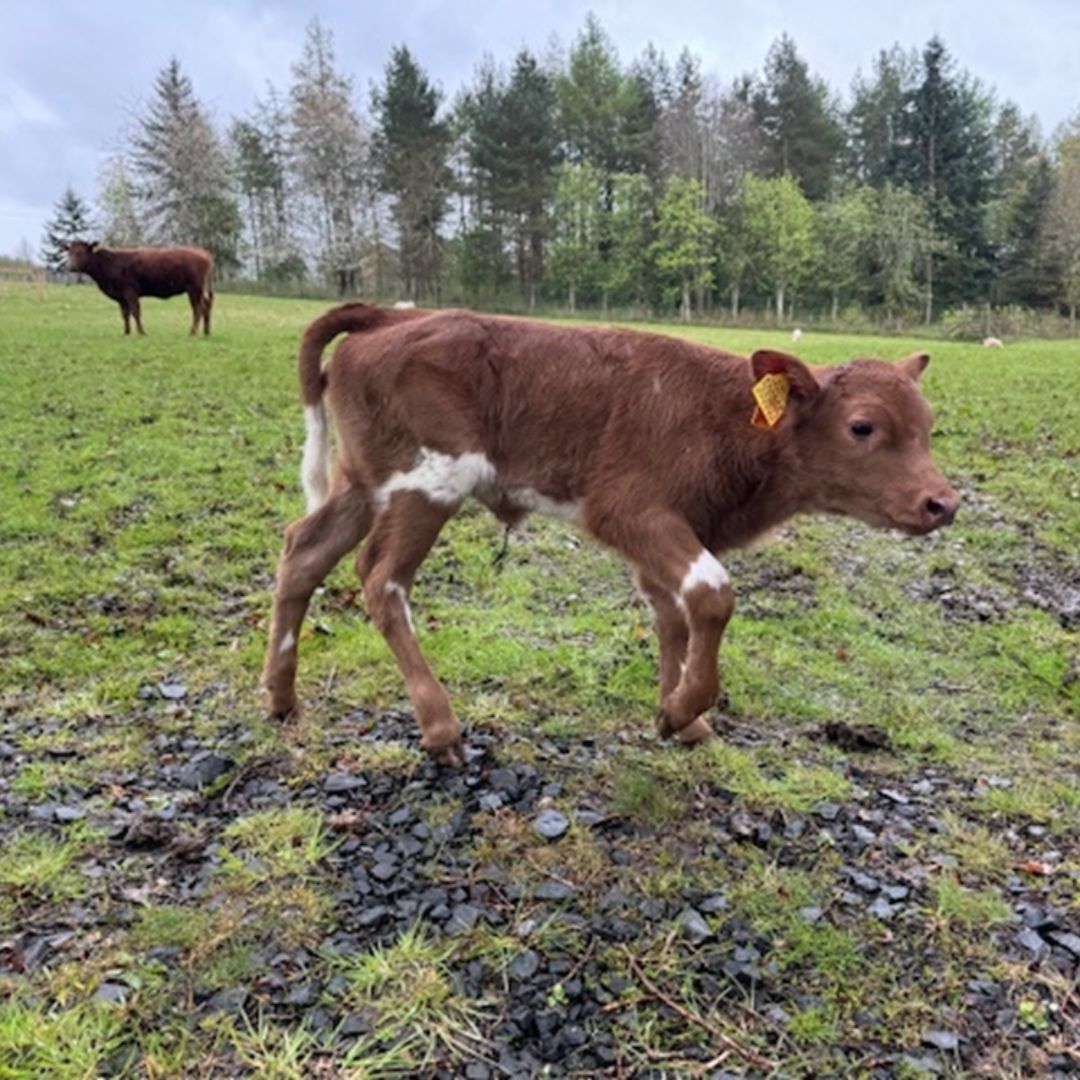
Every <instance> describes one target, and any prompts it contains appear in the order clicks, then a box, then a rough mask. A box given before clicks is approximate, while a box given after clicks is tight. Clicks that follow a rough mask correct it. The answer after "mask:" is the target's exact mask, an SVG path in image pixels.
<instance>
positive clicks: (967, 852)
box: [941, 810, 1010, 877]
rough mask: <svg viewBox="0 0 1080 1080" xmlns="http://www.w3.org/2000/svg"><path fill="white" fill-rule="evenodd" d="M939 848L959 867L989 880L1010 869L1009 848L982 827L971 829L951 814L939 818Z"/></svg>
mask: <svg viewBox="0 0 1080 1080" xmlns="http://www.w3.org/2000/svg"><path fill="white" fill-rule="evenodd" d="M941 822H942V824H943V825H944V826H945V830H946V831H945V835H944V837H943V844H942V846H943V847H944V848H945V850H946V851H947V852H948V853H949V854H950V855H952V856H953V857H954V858H955V859H956V860H957V862H958V863H959V865H960V866H962V867H964V868H965V869H967V870H970V871H973V872H975V873H978V874H984V875H986V876H988V877H1000V876H1001V875H1002V874H1003V873H1005V872H1006V871H1008V869H1009V866H1010V858H1009V847H1008V845H1007V844H1006V843H1005V841H1004V840H1002V838H1001V837H1000V836H998V835H997V834H996V833H994V832H992V831H991V830H990V829H988V828H986V827H985V826H983V825H972V824H971V823H970V822H968V821H965V820H964V819H963V818H962V817H960V816H959V815H957V814H955V813H953V812H952V811H951V810H946V811H944V812H943V813H942V814H941Z"/></svg>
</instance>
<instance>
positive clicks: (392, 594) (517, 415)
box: [262, 304, 958, 763]
mask: <svg viewBox="0 0 1080 1080" xmlns="http://www.w3.org/2000/svg"><path fill="white" fill-rule="evenodd" d="M341 333H347V334H348V335H349V336H348V337H347V338H346V339H345V340H344V341H343V342H342V343H341V345H340V346H339V347H338V349H337V350H336V352H335V354H334V357H333V360H332V361H331V363H330V364H329V365H328V367H327V368H326V369H325V370H322V369H321V367H320V365H321V357H322V352H323V349H324V348H325V347H326V345H327V344H328V343H329V342H330V340H331V339H332V338H334V337H336V336H337V335H338V334H341ZM928 362H929V357H928V356H927V355H926V354H925V353H917V354H915V355H913V356H909V357H908V358H907V359H905V360H901V361H899V362H898V363H887V362H885V361H882V360H853V361H851V362H850V363H846V364H843V365H842V366H838V367H825V368H815V369H813V370H811V369H810V368H808V367H807V366H806V365H805V364H803V363H802V362H801V361H799V360H797V359H796V358H795V357H793V356H788V355H787V354H785V353H780V352H773V351H771V350H767V349H762V350H759V351H757V352H755V353H754V354H753V355H752V356H751V357H750V358H749V360H747V359H744V358H741V357H738V356H734V355H731V354H729V353H725V352H721V351H719V350H717V349H710V348H706V347H705V346H703V345H695V344H693V343H691V342H688V341H682V340H678V339H674V338H668V337H662V336H659V335H656V334H644V333H638V332H635V331H630V330H617V329H603V328H595V329H581V328H577V327H575V328H569V327H560V326H552V325H547V324H544V323H540V322H532V321H528V320H524V319H513V318H499V317H495V316H488V315H477V314H474V313H472V312H468V311H434V312H425V311H387V310H382V309H379V308H375V307H368V306H365V305H363V304H347V305H345V306H343V307H339V308H335V309H333V310H332V311H330V312H328V313H327V314H326V315H324V316H322V318H320V319H317V320H316V321H315V322H314V323H312V325H311V326H310V327H309V328H308V330H307V332H306V334H305V335H304V339H303V343H302V345H301V349H300V358H299V368H300V384H301V389H302V393H303V400H304V404H305V407H306V416H307V441H306V444H305V447H304V459H303V469H302V471H303V482H304V488H305V491H306V493H307V498H308V513H307V515H306V516H305V517H303V518H301V519H300V520H298V521H296V522H294V523H293V524H292V525H290V526H289V527H288V529H287V530H286V533H285V548H284V551H283V553H282V556H281V561H280V563H279V566H278V576H277V587H276V592H275V597H274V611H273V620H272V626H271V630H270V641H269V646H268V650H267V654H266V664H265V667H264V670H263V677H262V684H263V687H264V689H265V692H266V694H267V697H268V702H269V706H270V708H271V710H272V711H273V712H274V713H275V714H277V715H286V714H288V713H289V712H291V711H292V710H293V709H294V708H295V706H296V695H295V689H294V683H295V676H296V650H297V640H298V638H299V634H300V623H301V620H302V619H303V617H304V613H305V611H306V609H307V605H308V601H309V599H310V597H311V594H312V592H313V591H314V589H315V588H316V587H317V586H318V585H319V583H320V582H321V581H322V580H323V579H324V577H325V576H326V575H327V573H328V572H329V571H330V569H331V568H332V567H333V566H334V565H335V564H336V563H337V562H338V560H339V559H341V558H342V557H343V556H344V555H345V554H347V553H348V552H349V551H351V550H352V549H353V548H355V547H356V546H357V544H359V543H360V541H361V540H362V539H364V537H365V536H366V537H367V538H368V539H367V543H366V544H365V545H364V547H363V548H362V549H361V551H360V554H359V557H358V562H357V569H358V571H359V574H360V577H361V579H362V581H363V584H364V596H365V600H366V604H367V610H368V614H369V615H370V617H371V620H372V622H373V623H374V624H375V625H376V626H377V627H378V628H379V630H380V631H382V633H383V635H384V636H385V638H386V640H387V642H388V644H389V646H390V648H391V649H392V651H393V653H394V655H395V657H396V658H397V662H398V664H399V666H400V668H401V671H402V674H403V675H404V678H405V684H406V687H407V690H408V693H409V697H410V698H411V700H412V703H413V706H414V709H415V713H416V719H417V721H418V723H419V725H420V729H421V733H422V745H423V746H424V747H425V748H426V749H427V750H428V751H429V752H430V753H431V754H433V755H434V756H435V757H436V759H437V760H439V761H442V762H446V763H458V762H460V761H461V760H462V742H461V727H460V725H459V723H458V720H457V717H456V716H455V715H454V710H453V708H452V706H451V704H450V700H449V698H448V697H447V694H446V691H445V690H444V689H443V687H442V686H441V685H440V683H439V682H438V680H437V679H436V678H435V676H434V675H433V674H432V672H431V669H430V668H429V667H428V665H427V663H426V662H425V660H424V657H423V655H422V654H421V652H420V649H419V647H418V645H417V642H416V637H415V636H414V633H413V627H412V621H411V618H410V613H409V589H410V587H411V585H412V582H413V577H414V575H415V574H416V571H417V568H418V567H419V566H420V564H421V562H422V561H423V559H424V557H425V555H427V553H428V551H429V549H430V548H431V546H432V544H433V543H434V541H435V538H436V537H437V536H438V534H439V530H440V529H441V528H442V527H443V526H444V525H445V524H446V522H447V521H448V520H449V519H450V518H451V517H453V516H454V514H455V513H456V512H457V510H458V509H459V507H460V506H461V504H462V502H463V501H464V500H465V499H466V498H468V497H469V496H472V497H474V498H476V499H478V500H479V501H480V502H482V503H483V504H484V505H486V506H487V507H489V508H490V509H491V511H492V512H493V513H494V514H495V515H496V517H498V518H499V519H500V520H501V521H503V522H505V523H507V524H508V525H513V524H516V523H518V522H519V521H520V520H521V519H522V518H523V517H524V516H525V515H526V514H527V513H529V512H530V511H533V510H539V511H543V512H548V513H553V514H557V515H558V516H560V517H563V518H566V519H569V520H571V521H574V522H576V523H577V524H578V525H580V526H581V527H582V528H584V529H585V530H586V531H587V532H589V533H591V534H592V535H593V536H595V537H596V538H597V539H598V540H600V541H601V542H603V543H605V544H607V545H608V546H610V547H612V548H614V549H615V550H616V551H617V552H619V553H620V554H621V555H622V556H623V557H624V558H626V559H627V560H628V561H629V562H630V563H631V564H632V565H633V567H634V569H635V571H636V579H637V584H638V586H639V588H640V590H641V592H642V593H643V595H644V596H645V597H646V598H647V599H648V601H649V603H650V604H651V606H652V608H653V610H654V612H655V615H656V628H657V633H658V636H659V644H660V715H659V720H658V726H659V730H660V731H661V733H662V734H664V735H671V736H675V737H676V738H677V739H679V740H680V741H682V742H686V743H692V742H696V741H698V740H700V739H703V738H705V737H706V736H708V735H709V734H710V733H711V729H710V727H709V724H708V722H707V721H706V720H705V718H704V717H703V716H702V714H703V713H704V712H705V711H706V710H707V709H709V708H710V707H711V706H712V705H713V704H714V703H715V701H716V698H717V695H718V692H719V676H718V672H717V650H718V647H719V645H720V639H721V636H722V634H723V632H724V628H725V626H726V625H727V622H728V620H729V619H730V618H731V613H732V610H733V608H734V605H735V601H734V596H733V593H732V588H731V583H730V581H729V579H728V575H727V572H726V571H725V570H724V567H723V566H722V565H721V563H720V562H719V561H718V559H717V555H718V554H719V553H721V552H723V551H726V550H729V549H732V548H737V547H740V546H742V545H745V544H746V543H748V542H749V541H751V540H753V539H754V537H756V536H758V535H759V534H761V533H762V532H764V531H766V530H767V529H769V528H771V527H773V526H775V525H777V524H779V523H780V522H782V521H784V520H785V519H787V518H789V517H791V516H792V515H793V514H796V513H800V512H804V511H819V512H825V513H836V514H848V515H850V516H852V517H856V518H859V519H860V520H862V521H865V522H868V523H869V524H871V525H876V526H881V527H885V528H899V529H902V530H904V531H905V532H908V533H915V534H920V533H927V532H930V531H931V530H932V529H935V528H937V527H938V526H940V525H944V524H947V523H948V522H950V521H951V520H952V518H953V515H954V513H955V511H956V506H957V502H958V496H957V494H956V492H955V491H954V490H953V489H952V488H951V487H950V486H949V484H948V483H947V482H946V481H945V480H944V479H943V478H942V476H941V475H940V474H939V473H938V471H937V470H936V468H935V467H934V465H933V462H932V461H931V458H930V448H929V442H930V426H931V413H930V408H929V406H928V405H927V403H926V401H925V399H924V398H923V396H922V394H921V393H920V392H919V389H918V386H917V385H916V384H917V380H918V378H919V376H920V375H921V374H922V371H923V369H924V368H925V367H926V365H927V363H928ZM767 374H774V375H776V374H779V375H782V376H783V377H784V378H783V380H781V381H786V383H787V384H788V387H789V390H790V397H789V400H788V402H787V404H786V407H785V408H784V409H783V412H782V415H781V416H780V418H779V420H777V421H776V423H775V426H773V427H771V428H768V427H765V426H756V425H755V424H754V423H752V422H751V417H752V415H753V414H754V413H755V410H754V400H753V397H752V388H753V387H754V385H755V383H756V382H757V381H758V380H759V379H761V378H762V377H763V376H765V375H767ZM774 381H775V380H774ZM324 395H325V399H326V400H327V401H328V403H329V406H330V412H331V414H332V416H333V420H334V425H335V427H336V431H337V440H336V441H337V463H336V469H335V470H334V473H333V479H332V480H331V479H330V470H329V432H328V424H327V414H326V409H325V406H324Z"/></svg>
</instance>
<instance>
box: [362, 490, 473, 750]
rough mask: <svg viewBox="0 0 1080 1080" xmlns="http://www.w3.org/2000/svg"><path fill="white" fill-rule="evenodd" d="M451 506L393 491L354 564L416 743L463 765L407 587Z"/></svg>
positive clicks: (457, 728) (457, 729)
mask: <svg viewBox="0 0 1080 1080" xmlns="http://www.w3.org/2000/svg"><path fill="white" fill-rule="evenodd" d="M456 511H457V506H456V505H449V506H447V505H443V504H438V503H434V502H432V501H431V500H430V499H428V498H427V497H426V496H425V495H423V494H420V493H419V492H411V491H402V492H397V493H395V494H394V496H393V501H392V503H391V505H390V506H389V507H388V508H387V509H386V510H385V511H383V513H382V514H381V515H380V516H379V517H378V519H377V520H376V522H375V527H374V529H373V530H372V533H371V538H370V539H369V540H368V542H367V544H365V545H364V548H363V550H362V551H361V552H360V557H359V559H358V560H357V567H356V568H357V572H358V573H359V575H360V579H361V580H362V581H363V583H364V600H365V603H366V605H367V611H368V615H369V616H370V617H371V621H372V622H373V623H374V624H375V626H376V627H378V629H379V631H380V632H381V633H382V635H383V637H384V638H386V643H387V644H388V645H389V646H390V649H391V651H392V652H393V654H394V657H395V659H396V660H397V662H398V667H399V668H400V669H401V674H402V676H403V677H404V679H405V689H406V691H407V693H408V695H409V700H410V701H411V702H412V705H413V711H414V713H415V714H416V722H417V724H419V726H420V745H421V746H422V747H423V748H424V749H425V750H426V751H427V752H428V753H429V754H431V756H432V757H433V758H435V760H436V761H438V762H440V763H442V764H444V765H462V764H464V761H465V757H464V752H463V749H462V744H461V724H460V723H459V722H458V718H457V716H455V715H454V709H453V706H452V705H451V704H450V698H449V697H448V696H447V693H446V691H445V690H444V689H443V687H442V684H441V683H440V682H439V680H438V679H436V678H435V675H434V674H433V673H432V671H431V668H430V667H428V664H427V661H426V660H425V659H424V656H423V653H421V651H420V646H419V645H418V644H417V641H416V636H415V634H414V633H413V625H412V615H411V613H410V611H409V590H410V588H411V587H412V582H413V577H414V576H415V574H416V571H417V569H418V568H419V566H420V564H421V563H422V562H423V561H424V556H426V555H427V553H428V552H429V551H430V550H431V545H432V544H434V543H435V539H436V537H437V536H438V535H439V530H440V529H441V528H442V527H443V525H445V524H446V522H447V521H448V520H449V519H450V518H451V517H453V515H454V513H455V512H456Z"/></svg>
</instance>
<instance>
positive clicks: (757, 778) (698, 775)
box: [631, 739, 851, 813]
mask: <svg viewBox="0 0 1080 1080" xmlns="http://www.w3.org/2000/svg"><path fill="white" fill-rule="evenodd" d="M631 760H632V762H633V766H632V767H636V768H637V769H638V771H639V773H645V774H651V775H653V776H656V777H662V778H663V779H664V781H665V782H666V783H667V797H668V798H670V799H674V798H676V797H677V795H676V793H677V792H680V791H682V792H686V791H689V790H690V789H691V788H692V787H693V786H695V785H697V784H711V785H715V786H717V787H722V788H726V789H727V790H729V791H733V792H734V793H735V794H736V795H738V796H739V797H740V798H741V799H742V800H743V801H744V802H745V803H746V804H747V805H748V806H751V807H755V808H759V809H768V808H770V807H783V808H785V809H789V810H793V811H795V812H797V813H805V812H806V811H807V810H809V809H810V808H811V807H812V806H814V804H815V803H819V802H822V801H823V800H829V801H840V800H843V799H845V798H847V797H848V795H849V794H850V792H851V784H850V783H849V782H848V780H847V779H846V778H845V777H843V776H841V775H840V774H839V773H837V772H834V771H833V770H832V769H829V768H823V767H821V766H816V765H805V764H803V763H801V762H798V761H794V762H793V761H790V760H787V759H785V758H784V757H782V756H779V755H777V754H775V753H774V752H772V751H763V752H761V753H760V754H758V753H755V752H753V751H748V750H744V749H742V748H740V747H737V746H732V745H731V744H730V743H726V742H724V741H723V740H722V739H711V740H710V741H709V742H708V743H706V744H705V745H704V746H699V747H696V748H695V749H694V750H693V751H692V752H690V753H687V752H686V750H685V749H683V748H680V747H671V748H668V747H665V748H664V749H662V750H659V751H654V752H652V753H651V754H649V755H648V756H647V757H644V758H640V759H638V760H636V761H635V760H634V759H631ZM641 787H642V790H644V785H641Z"/></svg>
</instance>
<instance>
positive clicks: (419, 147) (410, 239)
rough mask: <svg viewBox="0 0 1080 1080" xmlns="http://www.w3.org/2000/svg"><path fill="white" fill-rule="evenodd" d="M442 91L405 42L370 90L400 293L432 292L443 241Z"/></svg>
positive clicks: (446, 182)
mask: <svg viewBox="0 0 1080 1080" xmlns="http://www.w3.org/2000/svg"><path fill="white" fill-rule="evenodd" d="M441 100H442V95H441V93H440V92H439V90H438V89H437V88H436V87H434V86H433V85H432V84H431V82H430V81H429V80H428V77H427V75H426V74H425V73H424V71H423V70H422V69H421V68H420V66H419V65H418V64H417V63H416V61H415V60H414V59H413V56H412V54H411V53H410V52H409V50H408V49H407V48H406V47H405V46H399V47H397V48H395V49H394V50H393V52H392V54H391V57H390V61H389V63H388V64H387V65H386V73H385V83H384V84H383V86H381V87H378V88H376V89H375V91H374V92H373V95H372V105H373V108H374V111H375V117H376V130H375V137H374V143H373V158H374V163H375V169H376V175H377V177H378V184H379V189H380V190H381V191H383V192H384V193H385V194H387V195H389V196H390V198H391V200H392V202H393V215H394V221H395V223H396V225H397V230H398V251H399V257H400V260H401V274H402V279H403V284H404V287H405V292H406V294H407V295H408V296H411V297H413V298H414V299H420V298H421V297H426V296H430V297H437V296H438V293H439V284H440V282H439V266H440V260H441V253H442V252H441V249H442V241H441V238H440V236H439V226H440V224H441V222H442V220H443V217H444V216H445V214H446V205H447V198H448V195H449V190H450V182H451V179H452V176H451V173H450V169H449V166H448V164H447V156H448V154H449V150H450V128H449V125H448V124H447V123H446V121H444V120H441V119H439V118H438V116H437V113H438V110H439V104H440V102H441Z"/></svg>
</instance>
